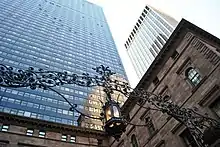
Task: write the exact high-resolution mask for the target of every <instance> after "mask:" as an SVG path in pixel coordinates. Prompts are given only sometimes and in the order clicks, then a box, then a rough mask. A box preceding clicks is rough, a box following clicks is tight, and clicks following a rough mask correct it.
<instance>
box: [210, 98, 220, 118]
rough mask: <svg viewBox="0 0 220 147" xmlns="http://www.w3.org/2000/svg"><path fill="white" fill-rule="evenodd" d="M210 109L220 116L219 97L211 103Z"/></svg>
mask: <svg viewBox="0 0 220 147" xmlns="http://www.w3.org/2000/svg"><path fill="white" fill-rule="evenodd" d="M211 109H212V111H213V112H214V113H215V114H216V115H217V116H218V117H219V118H220V97H219V98H218V99H217V100H216V101H214V103H213V104H212V105H211Z"/></svg>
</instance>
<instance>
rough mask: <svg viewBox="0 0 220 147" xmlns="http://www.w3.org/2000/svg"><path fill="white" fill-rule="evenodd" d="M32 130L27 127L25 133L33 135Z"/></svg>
mask: <svg viewBox="0 0 220 147" xmlns="http://www.w3.org/2000/svg"><path fill="white" fill-rule="evenodd" d="M33 133H34V130H33V129H27V131H26V135H28V136H33Z"/></svg>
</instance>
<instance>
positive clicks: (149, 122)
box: [145, 117, 156, 136]
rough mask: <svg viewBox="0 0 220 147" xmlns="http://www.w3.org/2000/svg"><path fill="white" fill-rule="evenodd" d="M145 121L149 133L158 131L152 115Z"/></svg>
mask: <svg viewBox="0 0 220 147" xmlns="http://www.w3.org/2000/svg"><path fill="white" fill-rule="evenodd" d="M145 122H146V124H147V129H148V132H149V135H150V136H152V135H153V134H154V133H155V131H156V129H155V127H154V124H153V121H152V120H151V118H150V117H146V118H145Z"/></svg>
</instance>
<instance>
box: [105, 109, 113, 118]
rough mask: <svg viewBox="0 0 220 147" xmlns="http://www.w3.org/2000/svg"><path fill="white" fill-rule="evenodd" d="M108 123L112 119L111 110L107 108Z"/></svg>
mask: <svg viewBox="0 0 220 147" xmlns="http://www.w3.org/2000/svg"><path fill="white" fill-rule="evenodd" d="M105 116H106V121H108V120H109V119H111V118H112V113H111V108H110V107H107V108H106V110H105Z"/></svg>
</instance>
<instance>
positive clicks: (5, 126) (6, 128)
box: [1, 124, 9, 132]
mask: <svg viewBox="0 0 220 147" xmlns="http://www.w3.org/2000/svg"><path fill="white" fill-rule="evenodd" d="M8 129H9V125H4V124H3V125H2V127H1V131H3V132H8Z"/></svg>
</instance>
